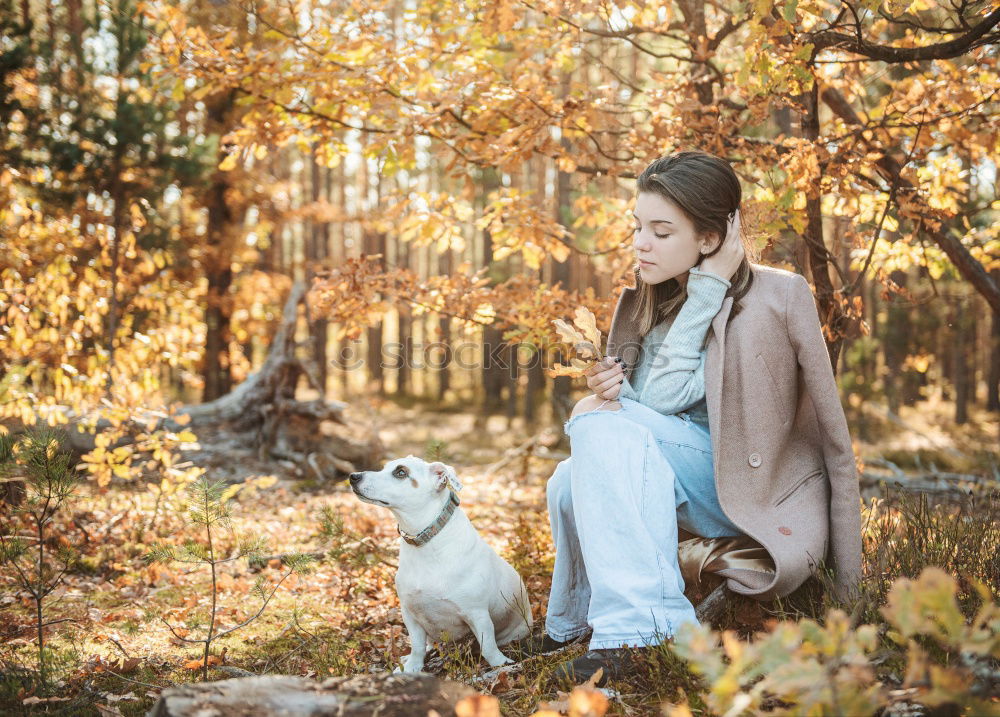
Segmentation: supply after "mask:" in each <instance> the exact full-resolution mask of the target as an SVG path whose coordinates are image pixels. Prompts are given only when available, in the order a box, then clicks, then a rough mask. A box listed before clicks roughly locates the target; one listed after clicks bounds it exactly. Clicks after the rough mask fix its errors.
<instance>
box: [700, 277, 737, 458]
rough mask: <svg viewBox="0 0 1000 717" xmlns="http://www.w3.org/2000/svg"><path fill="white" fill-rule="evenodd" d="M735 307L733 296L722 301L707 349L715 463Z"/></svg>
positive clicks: (710, 421) (708, 387)
mask: <svg viewBox="0 0 1000 717" xmlns="http://www.w3.org/2000/svg"><path fill="white" fill-rule="evenodd" d="M732 307H733V297H732V296H727V297H726V298H725V299H724V300H723V302H722V308H720V309H719V312H718V313H717V314H716V315H715V317H714V318H713V319H712V330H711V332H710V333H709V335H708V345H707V347H706V349H705V402H706V403H707V404H708V424H709V427H710V431H711V434H712V436H713V437H714V439H713V440H712V454H713V455H712V458H713V460H714V462H715V465H718V464H719V455H718V454H719V445H721V443H722V441H721V438H722V436H721V434H720V433H719V420H720V414H721V411H722V374H723V371H722V369H723V366H724V364H725V357H726V353H725V349H726V322H727V320H728V319H729V311H730V309H732Z"/></svg>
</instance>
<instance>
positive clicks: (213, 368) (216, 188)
mask: <svg viewBox="0 0 1000 717" xmlns="http://www.w3.org/2000/svg"><path fill="white" fill-rule="evenodd" d="M234 100H235V94H234V92H231V91H230V92H223V93H220V94H218V95H215V96H214V97H211V98H209V99H207V100H206V102H205V104H206V110H207V115H206V131H208V132H210V133H212V134H217V135H220V136H221V135H223V134H225V133H226V132H227V131H228V130H229V126H230V123H231V121H232V117H231V115H232V113H233V108H234ZM225 156H226V152H225V150H224V149H220V150H219V155H218V157H217V163H218V162H221V161H222V159H223V158H224V157H225ZM232 180H233V174H232V172H222V171H219V170H218V169H216V170H215V171H214V172H213V173H212V182H211V184H210V186H209V188H208V190H207V191H206V192H205V195H204V196H205V199H204V206H205V208H206V209H207V210H208V226H207V228H206V237H205V242H206V246H207V249H208V251H207V252H206V256H205V277H206V278H207V279H208V293H207V295H206V297H205V301H206V306H205V358H204V362H203V364H202V378H203V379H204V383H205V388H204V391H203V393H202V400H205V401H211V400H213V399H216V398H218V397H220V396H222V395H224V394H226V393H228V392H229V391H230V390H231V389H232V376H231V374H230V372H229V342H230V340H231V339H232V331H231V329H230V321H231V319H232V304H231V302H230V300H229V289H230V287H231V286H232V283H233V271H232V262H231V261H230V257H231V256H232V236H233V234H234V233H235V226H234V224H235V221H236V220H235V217H234V215H233V212H232V209H231V207H230V206H229V205H228V203H227V199H226V195H227V193H228V191H229V189H230V188H231V183H232Z"/></svg>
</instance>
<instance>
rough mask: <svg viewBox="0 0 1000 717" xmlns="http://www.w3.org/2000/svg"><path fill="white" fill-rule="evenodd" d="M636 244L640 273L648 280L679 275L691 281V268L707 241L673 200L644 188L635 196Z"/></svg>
mask: <svg viewBox="0 0 1000 717" xmlns="http://www.w3.org/2000/svg"><path fill="white" fill-rule="evenodd" d="M633 216H634V217H635V225H634V226H635V229H634V232H633V236H632V247H633V249H634V250H635V255H636V259H638V261H639V276H640V277H642V280H643V281H645V282H646V283H647V284H659V283H661V282H664V281H667V280H668V279H673V278H677V279H678V280H679V281H680V282H681V283H682V284H683V283H686V281H687V272H688V270H690V269H691V268H692V267H693V266H694V265H695V263H696V262H697V261H698V258H699V257H700V256H701V250H702V248H703V247H704V248H705V250H706V251H707V249H708V244H706V243H705V242H704V241H703V240H702V239H701V238H700V237H698V235H697V232H696V231H695V228H694V224H693V223H692V222H691V220H690V219H688V218H687V216H685V214H684V212H683V211H681V208H680V207H678V206H677V205H676V204H674V203H673V202H672V201H670V200H669V199H667V198H666V197H663V196H661V195H659V194H654V193H652V192H640V193H639V195H638V196H637V197H636V200H635V212H634V213H633Z"/></svg>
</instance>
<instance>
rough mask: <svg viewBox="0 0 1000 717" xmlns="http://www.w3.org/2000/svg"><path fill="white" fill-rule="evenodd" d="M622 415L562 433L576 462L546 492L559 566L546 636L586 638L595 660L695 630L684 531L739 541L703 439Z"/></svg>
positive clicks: (666, 418) (654, 419)
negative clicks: (688, 627)
mask: <svg viewBox="0 0 1000 717" xmlns="http://www.w3.org/2000/svg"><path fill="white" fill-rule="evenodd" d="M620 403H621V405H622V407H621V408H620V409H617V410H594V411H586V412H584V413H580V414H577V415H576V416H573V417H571V418H570V419H569V420H568V421H566V423H565V424H564V426H563V430H564V431H565V432H566V434H567V435H568V436H569V438H570V450H571V457H570V458H567V459H565V460H563V461H561V462H560V463H559V464H558V465H557V466H556V469H555V472H554V473H553V474H552V477H551V478H549V481H548V484H547V486H546V495H547V499H548V507H549V522H550V524H551V526H552V541H553V543H554V544H555V548H556V560H555V567H554V569H553V572H552V589H551V591H550V593H549V605H548V610H547V614H546V618H545V630H546V632H548V634H549V635H550V636H551V637H552V638H554V639H556V640H570V639H572V638H575V637H578V636H579V635H582V634H583V633H585V632H586V631H587V629H588V626H589V627H590V628H593V635H592V636H591V640H590V649H596V648H602V649H603V648H612V647H626V646H630V647H633V646H641V645H652V644H657V643H659V642H661V641H663V640H664V639H665V638H667V637H669V636H671V635H673V634H674V633H675V632H676V630H677V628H678V627H679V626H680V625H681V624H682V623H684V622H693V623H695V624H697V622H698V620H697V618H696V617H695V612H694V606H692V605H691V602H690V601H689V600H688V599H687V598H686V597H685V596H684V578H683V577H681V573H680V567H679V565H678V561H677V527H678V525H680V526H681V527H683V528H684V529H685V530H688V531H690V532H691V533H694V534H695V535H700V536H703V537H706V538H715V537H723V536H734V535H741V534H742V532H741V531H740V530H739V528H737V527H736V526H735V525H733V524H732V522H730V520H729V519H728V518H727V517H726V515H725V514H724V513H723V512H722V508H721V506H720V505H719V500H718V497H717V495H716V491H715V479H714V471H713V466H712V443H711V438H710V436H709V433H708V429H707V428H705V427H704V426H702V425H701V424H699V423H697V422H695V421H693V420H691V418H690V417H689V416H688V415H687V414H686V413H683V412H682V413H678V414H676V415H666V414H662V413H658V412H656V411H654V410H653V409H651V408H649V407H647V406H644V405H643V404H641V403H638V402H637V401H633V400H632V399H628V398H622V399H621V400H620ZM606 408H607V407H605V409H606Z"/></svg>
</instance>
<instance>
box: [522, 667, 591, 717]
mask: <svg viewBox="0 0 1000 717" xmlns="http://www.w3.org/2000/svg"><path fill="white" fill-rule="evenodd" d="M603 674H604V669H603V668H598V670H597V672H595V673H594V674H593V675H592V676H591V677H590V679H589V680H587V681H586V682H585V683H584V684H582V685H578V686H577V687H574V688H573V690H572V692H570V693H569V694H568V695H567V694H566V693H565V692H560V693H559V699H557V700H556V701H554V702H546V703H542V704H540V705H539V706H538V711H537V712H535V713H533V714H532V715H531V717H559V716H560V715H568V717H603V715H604V714H605V713H606V712H607V711H608V707H609V706H610V705H609V704H608V698H607V697H605V696H604V693H603V692H601V691H600V690H598V689H597V687H596V686H595V685H596V684H597V681H598V680H600V679H601V676H602V675H603Z"/></svg>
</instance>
